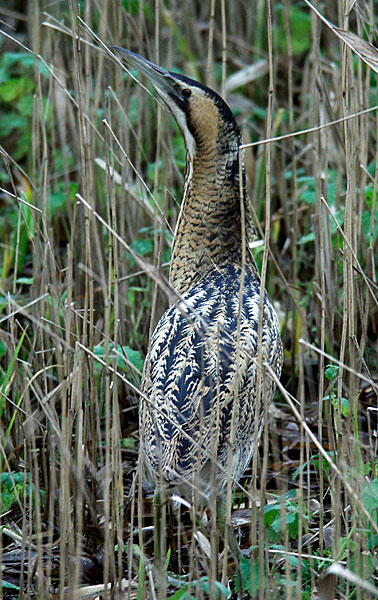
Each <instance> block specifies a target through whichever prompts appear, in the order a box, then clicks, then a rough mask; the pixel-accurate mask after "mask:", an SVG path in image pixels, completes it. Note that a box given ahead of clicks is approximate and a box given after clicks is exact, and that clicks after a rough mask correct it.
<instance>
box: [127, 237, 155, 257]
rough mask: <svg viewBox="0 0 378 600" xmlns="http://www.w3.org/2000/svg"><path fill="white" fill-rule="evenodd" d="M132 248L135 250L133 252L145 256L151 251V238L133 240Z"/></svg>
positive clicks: (152, 245) (152, 246)
mask: <svg viewBox="0 0 378 600" xmlns="http://www.w3.org/2000/svg"><path fill="white" fill-rule="evenodd" d="M132 246H133V248H134V250H135V252H137V253H138V254H140V255H141V256H145V255H146V254H150V252H153V249H154V243H153V241H152V240H151V239H147V240H141V239H138V240H135V242H134V243H133V245H132Z"/></svg>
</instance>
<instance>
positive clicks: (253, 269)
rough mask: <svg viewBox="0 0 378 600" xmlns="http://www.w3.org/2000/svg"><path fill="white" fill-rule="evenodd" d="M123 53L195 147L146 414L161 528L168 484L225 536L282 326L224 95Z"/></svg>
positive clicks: (149, 468)
mask: <svg viewBox="0 0 378 600" xmlns="http://www.w3.org/2000/svg"><path fill="white" fill-rule="evenodd" d="M113 49H114V50H115V51H116V52H117V53H119V54H120V55H121V56H122V58H123V59H124V61H125V62H126V64H127V66H129V67H134V68H136V69H138V70H139V72H140V73H142V74H143V75H144V76H145V77H146V78H147V79H148V80H149V82H150V83H151V84H152V85H153V87H154V88H155V90H156V93H157V95H158V97H159V98H160V99H161V100H162V102H163V105H164V106H165V107H166V108H167V109H168V111H169V112H170V113H171V114H172V116H173V117H174V119H175V120H176V122H177V124H178V127H179V129H180V130H181V133H182V135H183V137H184V141H185V146H186V168H185V177H184V191H183V199H182V202H181V209H180V213H179V216H178V219H177V225H176V230H175V233H174V240H173V245H172V253H171V263H170V274H169V281H170V285H171V286H172V288H173V289H174V291H175V293H176V295H177V296H176V300H175V301H174V302H172V303H171V305H170V306H169V307H168V309H167V310H166V311H165V312H164V314H163V315H162V317H161V318H160V320H159V322H158V324H157V325H156V328H155V330H154V333H153V335H152V339H151V342H150V348H149V352H148V355H147V357H146V361H145V365H144V370H143V375H142V383H141V390H142V394H141V400H140V407H139V421H140V422H139V428H140V452H141V462H142V464H143V471H144V479H145V481H146V483H147V485H150V486H151V487H152V488H153V489H154V490H155V529H156V528H158V527H159V523H158V521H159V519H160V518H161V506H160V503H161V498H160V491H161V489H162V487H165V488H166V489H168V490H172V493H173V492H174V493H176V494H179V495H181V496H182V497H184V498H186V499H187V500H188V501H189V502H192V501H193V499H194V498H197V500H198V499H199V502H200V503H203V504H205V505H206V504H208V505H209V503H210V500H211V501H213V500H214V498H215V501H216V506H217V513H219V514H217V523H219V525H220V526H222V527H221V528H222V529H223V530H224V528H225V497H226V494H227V489H228V482H229V478H230V476H231V478H232V481H233V482H234V483H237V482H238V481H239V480H240V478H241V476H242V475H243V473H244V471H245V470H246V468H247V466H248V464H249V463H250V460H251V457H252V455H253V453H254V452H256V450H257V447H258V444H259V439H260V434H261V431H262V427H263V421H264V415H263V410H262V409H261V408H260V409H258V407H259V406H260V407H261V406H262V403H263V402H264V400H265V401H266V402H267V403H268V404H269V403H270V402H271V400H272V398H273V395H274V391H275V382H274V381H273V379H272V378H271V377H270V376H268V375H267V373H266V371H263V372H262V376H261V378H260V379H261V381H260V384H258V379H259V376H258V371H259V369H261V365H260V366H259V365H258V360H257V359H258V357H260V360H261V362H262V361H264V362H266V363H267V364H268V365H269V366H270V368H271V369H272V371H273V372H274V373H275V375H276V377H277V378H279V377H280V374H281V368H282V362H283V349H282V342H281V336H280V325H279V320H278V317H277V314H276V311H275V309H274V308H273V305H272V303H271V301H270V300H269V298H268V295H267V292H266V291H265V290H264V289H261V281H260V276H259V272H258V269H257V266H256V262H255V259H254V257H253V254H252V252H251V250H250V244H249V240H250V239H252V237H253V235H254V224H253V219H252V217H251V210H250V205H249V198H248V194H247V189H246V175H245V167H244V158H243V153H242V152H241V151H240V146H241V144H242V139H241V132H240V129H239V126H238V125H237V123H236V120H235V118H234V116H233V114H232V112H231V110H230V108H229V106H228V105H227V103H226V102H225V101H224V100H223V98H221V96H220V95H218V94H217V93H216V92H215V91H213V90H212V89H210V88H208V87H207V86H205V85H203V84H202V83H199V82H198V81H195V80H193V79H191V78H189V77H187V76H185V75H182V74H179V73H175V72H170V71H167V70H166V69H164V68H162V67H160V66H158V65H156V64H154V63H153V62H151V61H149V60H147V59H146V58H143V57H141V56H139V55H138V54H136V53H134V52H132V51H131V50H126V49H124V48H120V47H117V46H115V47H113ZM261 311H262V315H261V318H260V312H261ZM259 322H260V327H261V331H260V332H259ZM258 344H261V348H260V350H259V348H258ZM258 413H259V414H258ZM159 536H160V534H159ZM159 536H158V538H159ZM155 541H156V538H155ZM159 543H160V541H159V539H158V542H157V546H159ZM158 551H159V548H158V547H156V546H155V552H156V553H157V552H158Z"/></svg>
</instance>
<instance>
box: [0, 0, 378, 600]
mask: <svg viewBox="0 0 378 600" xmlns="http://www.w3.org/2000/svg"><path fill="white" fill-rule="evenodd" d="M377 17H378V14H377V4H376V3H375V2H373V1H372V0H366V1H364V0H360V1H358V2H349V1H348V0H345V1H343V0H337V1H335V2H333V3H320V2H314V3H313V4H311V3H310V2H307V1H306V2H300V1H297V0H283V2H282V3H274V2H271V1H269V0H266V1H264V0H249V1H247V0H237V1H231V0H229V1H227V0H218V2H216V0H212V1H211V2H189V1H186V0H184V1H183V2H181V3H179V2H176V1H175V0H171V1H170V2H165V3H163V2H152V1H150V0H146V1H144V2H138V1H137V0H135V1H134V0H123V1H120V0H106V1H104V2H90V1H88V0H87V1H83V2H80V3H74V2H73V1H72V0H69V2H61V3H50V2H45V1H44V0H30V1H29V2H28V3H27V6H23V5H22V3H21V4H17V3H16V2H9V5H7V6H6V7H0V19H2V20H3V24H2V28H1V29H2V34H1V38H0V47H1V56H0V144H1V162H0V184H1V185H0V187H1V191H0V258H1V260H0V265H1V274H0V416H1V419H0V449H1V453H0V471H1V495H0V497H1V500H0V501H1V510H0V515H1V528H2V535H1V536H0V562H1V564H2V587H1V588H0V594H1V596H2V597H4V598H9V599H10V598H88V597H93V598H138V599H142V598H143V599H149V598H151V599H154V598H159V599H166V598H171V599H172V600H173V599H175V600H179V599H184V598H188V599H189V598H196V599H197V598H216V597H217V598H249V597H251V598H259V599H266V600H268V599H272V600H273V599H274V600H278V599H281V598H282V599H283V598H285V599H297V598H298V599H299V598H304V599H309V600H310V599H311V600H313V599H319V600H326V599H331V598H336V597H337V598H340V599H341V598H356V599H362V598H368V597H377V596H378V581H377V576H376V567H377V564H378V559H377V548H378V521H377V510H378V460H377V443H378V442H377V439H378V437H377V429H378V426H377V414H378V412H377V411H378V402H377V398H378V384H377V378H378V342H377V339H378V310H377V307H378V293H377V289H378V288H377V248H378V242H377V239H378V206H377V201H376V195H377V181H378V165H377V105H378V100H377V70H378V69H377V65H378V61H377V56H378V51H377V50H376V49H375V48H374V47H372V46H369V45H368V43H372V44H374V42H376V41H377ZM111 44H116V45H121V46H123V47H125V48H129V49H131V50H134V51H135V52H137V53H139V54H141V55H142V56H145V57H147V58H150V59H151V60H153V61H154V62H156V63H157V64H161V65H162V66H164V67H166V68H168V69H171V70H175V71H180V72H182V73H185V74H186V75H188V76H191V77H193V78H197V79H199V80H200V81H202V82H203V83H205V84H207V85H209V86H211V87H213V88H214V89H217V90H218V91H220V92H221V93H222V94H223V96H224V97H225V98H226V99H227V102H228V103H229V104H230V106H231V108H232V110H233V111H234V114H235V115H236V118H237V121H238V123H239V124H240V126H241V129H242V133H243V139H244V142H245V160H246V169H247V175H248V189H249V194H250V198H251V205H252V208H253V211H254V214H255V217H256V222H257V223H258V234H259V238H260V239H261V240H262V243H260V244H256V247H255V249H254V253H255V256H256V260H257V262H258V265H259V267H260V269H263V270H264V272H265V271H266V288H267V290H268V293H269V295H270V297H271V299H272V300H273V301H274V305H275V308H276V310H277V312H278V314H279V318H280V324H281V331H282V339H283V345H284V351H285V364H284V369H283V374H282V378H281V381H280V383H279V384H278V387H277V392H276V397H275V402H274V405H273V406H272V407H270V408H269V410H268V411H267V424H266V427H265V429H264V434H263V438H262V441H261V447H260V451H259V453H257V454H256V456H255V457H254V460H253V463H252V464H251V468H250V469H249V470H248V471H247V473H246V474H245V478H244V479H243V481H242V482H241V488H240V487H238V488H236V491H235V493H234V497H233V506H232V511H231V526H232V527H233V528H234V530H235V534H236V537H237V540H238V542H239V544H240V547H241V548H242V551H243V560H242V562H241V564H240V565H238V566H237V565H235V564H234V562H233V560H232V558H231V557H227V555H226V556H225V557H223V558H222V557H221V559H220V561H219V562H220V564H221V565H223V568H222V569H221V572H220V574H218V573H216V572H214V568H213V565H214V556H213V554H212V546H211V544H210V537H211V527H212V526H211V515H210V514H209V512H208V511H205V512H203V513H201V514H197V515H195V519H194V522H193V520H192V518H191V516H192V515H191V513H190V510H188V509H187V508H186V507H185V506H183V505H179V508H177V506H173V505H171V504H169V506H168V508H167V514H166V519H167V522H166V531H167V553H168V554H167V561H166V568H165V570H164V572H163V574H162V576H161V577H160V585H157V583H156V578H155V577H154V573H153V570H152V561H153V530H152V525H153V520H152V498H151V495H150V494H148V493H145V492H143V490H142V487H141V481H140V479H141V478H140V475H138V469H137V467H138V397H139V387H140V375H141V370H142V368H143V360H144V357H145V355H146V353H147V350H148V344H149V339H150V335H151V331H152V330H153V327H154V325H155V324H156V322H157V319H158V318H159V317H160V315H161V314H162V312H163V311H164V310H165V308H166V307H167V306H168V302H169V289H168V287H167V284H166V278H167V276H168V270H167V269H168V264H169V258H170V246H171V242H172V235H173V231H174V227H175V223H176V219H177V214H178V207H179V205H180V201H181V198H182V190H183V173H184V165H185V147H184V142H183V140H182V136H181V134H180V132H179V130H178V128H177V127H176V125H175V123H173V121H172V119H171V117H170V115H169V114H168V113H167V112H166V111H165V110H164V109H163V108H162V107H161V106H160V105H159V103H158V102H157V101H156V98H154V97H153V94H149V93H147V92H146V90H145V89H142V86H141V85H140V82H139V80H138V82H136V81H135V79H134V78H133V77H132V76H134V77H136V76H137V73H135V72H132V73H131V74H129V73H126V72H125V71H124V70H123V69H122V67H121V65H120V64H119V63H117V61H116V60H115V59H114V58H113V57H112V55H111V52H110V51H109V49H108V48H109V45H111ZM148 91H150V89H149V88H148ZM193 529H194V531H193Z"/></svg>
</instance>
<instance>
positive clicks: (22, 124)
mask: <svg viewBox="0 0 378 600" xmlns="http://www.w3.org/2000/svg"><path fill="white" fill-rule="evenodd" d="M25 128H26V118H25V117H24V116H22V115H19V114H18V113H16V112H12V111H9V112H8V113H7V115H6V116H1V117H0V131H1V137H2V138H4V137H7V136H8V135H10V133H11V132H12V131H14V130H15V129H20V130H21V131H22V130H24V129H25Z"/></svg>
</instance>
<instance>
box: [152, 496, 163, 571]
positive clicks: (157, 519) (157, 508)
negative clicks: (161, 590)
mask: <svg viewBox="0 0 378 600" xmlns="http://www.w3.org/2000/svg"><path fill="white" fill-rule="evenodd" d="M153 505H154V565H155V567H156V569H157V571H158V572H159V571H160V561H161V495H160V490H159V488H158V487H157V488H155V493H154V500H153Z"/></svg>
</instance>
